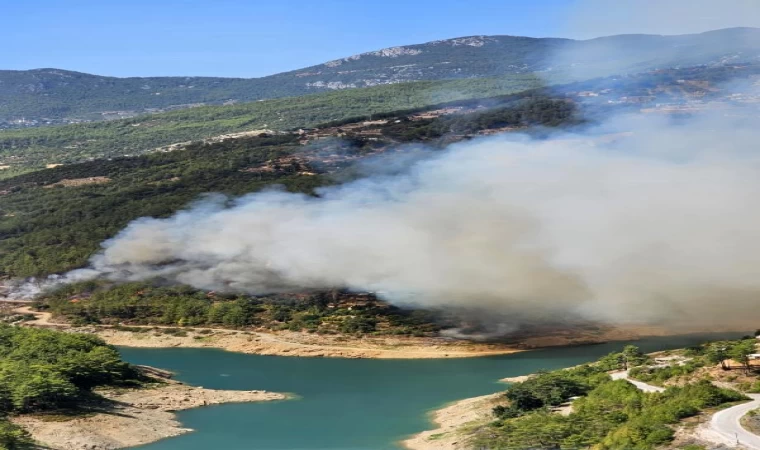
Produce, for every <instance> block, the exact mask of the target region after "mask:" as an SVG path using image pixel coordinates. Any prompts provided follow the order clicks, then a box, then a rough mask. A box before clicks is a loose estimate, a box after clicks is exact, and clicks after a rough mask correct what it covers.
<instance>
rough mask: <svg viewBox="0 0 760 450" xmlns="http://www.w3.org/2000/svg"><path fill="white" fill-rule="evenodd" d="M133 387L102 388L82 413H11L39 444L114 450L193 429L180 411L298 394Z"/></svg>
mask: <svg viewBox="0 0 760 450" xmlns="http://www.w3.org/2000/svg"><path fill="white" fill-rule="evenodd" d="M154 381H155V382H156V384H155V385H152V386H148V387H143V388H130V389H123V388H119V389H115V388H109V389H99V390H96V393H97V394H98V395H99V396H100V399H98V400H93V402H92V404H91V405H89V406H88V408H87V410H85V411H83V412H82V413H81V414H74V415H63V414H26V415H20V416H16V417H12V418H11V421H12V422H13V423H15V424H16V425H19V426H21V427H22V428H24V429H25V430H27V432H29V434H30V435H31V437H32V439H34V441H35V442H37V443H39V444H41V445H43V446H44V448H49V449H54V450H115V449H120V448H127V447H135V446H139V445H144V444H149V443H152V442H156V441H159V440H161V439H165V438H169V437H175V436H179V435H181V434H185V433H189V432H191V431H194V430H193V429H191V428H187V427H184V426H183V425H182V423H181V422H180V421H179V420H178V418H177V416H176V414H175V412H176V411H182V410H187V409H191V408H198V407H205V406H211V405H220V404H224V403H243V402H271V401H281V400H287V399H291V398H294V397H295V396H294V395H291V394H282V393H276V392H267V391H257V390H256V391H238V390H216V389H204V388H202V387H196V386H189V385H187V384H184V383H180V382H178V381H173V380H165V379H154Z"/></svg>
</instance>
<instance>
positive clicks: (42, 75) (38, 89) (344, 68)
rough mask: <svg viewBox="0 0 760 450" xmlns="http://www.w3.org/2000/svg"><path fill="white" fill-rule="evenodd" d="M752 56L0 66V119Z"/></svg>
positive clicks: (27, 121)
mask: <svg viewBox="0 0 760 450" xmlns="http://www.w3.org/2000/svg"><path fill="white" fill-rule="evenodd" d="M756 59H760V29H756V28H728V29H722V30H714V31H708V32H704V33H699V34H687V35H676V36H663V35H646V34H633V35H631V34H629V35H615V36H605V37H600V38H594V39H588V40H572V39H566V38H534V37H524V36H511V35H490V36H489V35H474V36H463V37H456V38H451V39H443V40H436V41H430V42H426V43H421V44H410V45H404V46H396V47H387V48H384V49H380V50H375V51H370V52H364V53H359V54H356V55H351V56H347V57H345V58H339V59H335V60H332V61H327V62H324V63H321V64H317V65H313V66H309V67H304V68H301V69H296V70H292V71H288V72H283V73H278V74H274V75H268V76H265V77H260V78H225V77H193V76H184V77H126V78H120V77H113V76H100V75H93V74H88V73H84V72H76V71H70V70H65V69H57V68H40V69H31V70H26V71H19V70H0V126H2V125H3V122H4V125H5V127H23V126H36V125H45V124H58V123H72V122H79V121H96V120H102V119H115V118H125V117H132V116H135V115H139V114H145V113H153V112H161V111H167V110H173V109H182V108H189V107H193V106H199V105H215V104H225V103H239V102H249V101H257V100H264V99H270V98H279V97H291V96H300V95H305V94H311V93H318V92H324V91H331V90H342V89H353V88H363V87H372V86H377V85H382V84H395V83H403V82H409V81H433V80H447V79H466V78H488V77H494V76H499V77H503V76H513V75H514V76H517V75H520V76H525V75H526V74H538V75H540V76H541V77H542V78H544V79H545V80H546V81H547V82H549V83H552V82H554V81H557V82H563V81H569V80H579V79H588V78H591V77H596V76H604V75H611V74H627V73H635V72H640V71H644V70H651V69H656V68H663V67H672V66H680V65H684V66H693V65H700V64H706V65H710V64H727V63H732V62H736V61H748V60H756Z"/></svg>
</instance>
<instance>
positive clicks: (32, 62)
mask: <svg viewBox="0 0 760 450" xmlns="http://www.w3.org/2000/svg"><path fill="white" fill-rule="evenodd" d="M475 4H476V5H475ZM567 4H568V0H532V1H526V0H522V1H516V0H484V1H483V0H479V1H477V2H467V1H447V0H436V1H431V0H409V1H399V0H380V1H364V0H285V1H283V0H279V1H278V0H270V1H255V0H214V1H209V0H206V1H187V0H185V1H182V0H151V1H146V0H124V1H113V0H98V1H93V0H58V1H56V0H35V1H11V0H0V5H2V6H0V11H1V12H0V42H3V43H4V45H3V51H2V55H3V57H2V63H0V66H2V68H3V69H30V68H39V67H56V68H65V69H71V70H79V71H83V72H89V73H97V74H102V75H116V76H140V75H214V76H241V77H254V76H262V75H268V74H272V73H276V72H281V71H285V70H291V69H297V68H300V67H304V66H308V65H312V64H318V63H322V62H325V61H327V60H330V59H335V58H340V57H344V56H349V55H352V54H355V53H361V52H365V51H370V50H377V49H379V48H384V47H390V46H394V45H403V44H414V43H420V42H425V41H430V40H435V39H441V38H449V37H456V36H464V35H473V34H514V35H531V36H546V35H552V34H556V30H557V28H558V26H559V21H560V20H561V16H562V10H563V8H565V7H566V5H567ZM10 43H12V44H11V45H8V44H10Z"/></svg>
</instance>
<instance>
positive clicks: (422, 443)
mask: <svg viewBox="0 0 760 450" xmlns="http://www.w3.org/2000/svg"><path fill="white" fill-rule="evenodd" d="M502 395H503V393H501V392H497V393H495V394H489V395H483V396H481V397H473V398H467V399H464V400H460V401H458V402H454V403H451V404H449V405H448V406H445V407H443V408H441V409H439V410H436V411H433V412H432V413H431V416H432V417H431V420H432V422H433V423H434V424H435V425H436V426H437V428H435V429H433V430H428V431H423V432H422V433H418V434H415V435H414V436H412V437H410V438H409V439H406V440H405V441H402V442H401V444H402V445H403V446H404V447H406V448H408V449H410V450H439V449H450V450H464V449H466V448H468V446H467V436H466V432H464V431H463V430H462V426H463V425H465V424H468V425H473V426H477V425H482V424H484V423H486V422H488V421H490V420H493V416H492V414H491V409H492V408H493V407H494V406H496V405H497V404H498V403H499V400H500V397H501V396H502Z"/></svg>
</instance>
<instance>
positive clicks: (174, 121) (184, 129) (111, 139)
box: [0, 75, 539, 166]
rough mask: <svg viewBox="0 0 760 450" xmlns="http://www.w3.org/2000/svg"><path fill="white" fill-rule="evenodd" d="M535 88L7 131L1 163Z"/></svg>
mask: <svg viewBox="0 0 760 450" xmlns="http://www.w3.org/2000/svg"><path fill="white" fill-rule="evenodd" d="M538 85H539V81H538V80H537V79H536V78H535V77H534V76H533V75H518V76H510V77H506V78H499V79H476V80H457V81H436V82H415V83H403V84H395V85H386V86H377V87H372V88H367V89H357V90H347V91H339V92H330V93H326V94H315V95H307V96H304V97H294V98H283V99H276V100H267V101H260V102H254V103H247V104H241V105H233V106H210V107H202V108H193V109H188V110H181V111H175V112H170V113H164V114H157V115H153V116H146V117H139V118H133V119H127V120H118V121H112V122H99V123H91V124H82V125H68V126H61V127H50V128H32V129H23V130H5V131H1V132H0V158H2V162H3V163H4V164H11V165H27V166H28V165H31V166H40V165H42V164H45V163H70V162H75V161H81V160H85V159H88V158H102V157H113V156H119V155H124V154H137V153H143V152H145V151H149V150H152V149H154V148H156V147H159V146H162V145H166V144H171V143H176V142H183V141H190V140H198V139H203V138H208V137H212V136H217V135H220V134H225V133H231V132H240V131H248V130H257V129H262V128H269V129H275V130H284V129H292V128H297V127H309V126H314V125H317V124H319V123H322V122H327V121H331V120H340V119H345V118H347V117H354V116H358V115H365V114H371V113H379V112H388V111H394V110H399V109H406V108H417V107H421V106H425V105H431V104H437V103H442V102H446V101H452V100H461V99H469V98H478V97H489V96H494V95H501V94H509V93H512V92H517V91H520V90H524V89H529V88H533V87H536V86H538Z"/></svg>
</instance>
